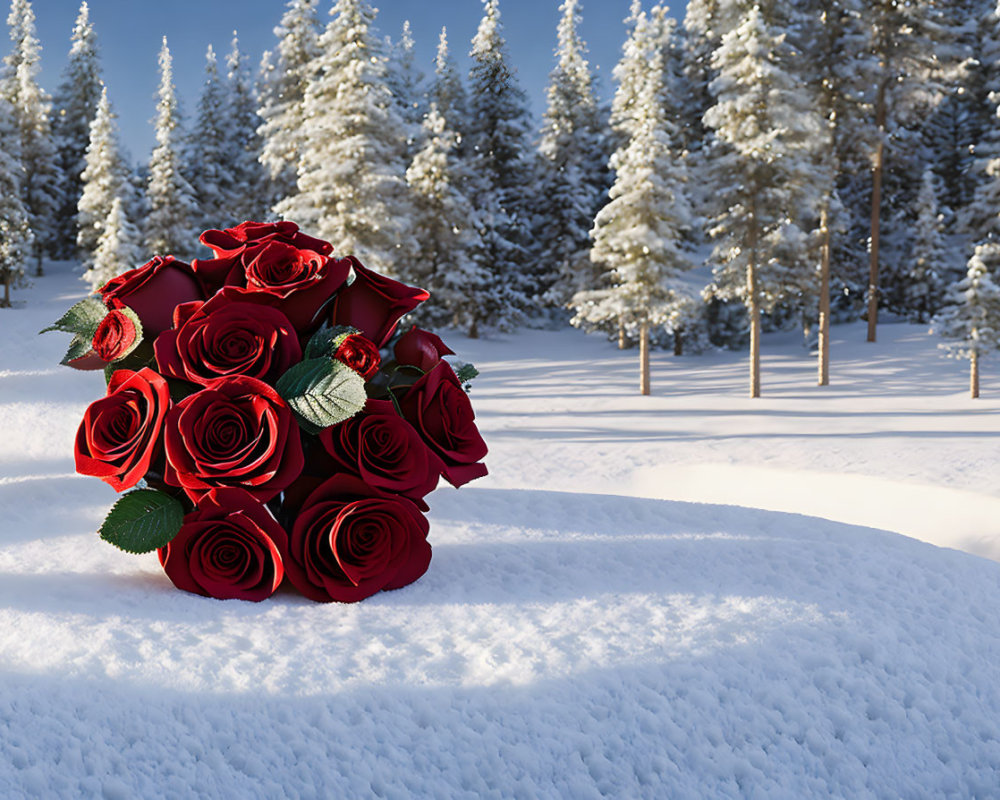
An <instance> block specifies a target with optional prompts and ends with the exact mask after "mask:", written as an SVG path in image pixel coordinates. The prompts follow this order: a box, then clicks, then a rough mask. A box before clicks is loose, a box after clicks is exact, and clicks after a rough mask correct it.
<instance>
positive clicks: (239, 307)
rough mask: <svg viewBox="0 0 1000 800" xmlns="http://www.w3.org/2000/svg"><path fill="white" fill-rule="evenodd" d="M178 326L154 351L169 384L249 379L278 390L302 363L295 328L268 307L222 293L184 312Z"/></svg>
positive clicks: (177, 316) (163, 335) (161, 337)
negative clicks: (175, 380)
mask: <svg viewBox="0 0 1000 800" xmlns="http://www.w3.org/2000/svg"><path fill="white" fill-rule="evenodd" d="M174 322H175V325H176V327H174V328H172V329H171V330H169V331H164V332H163V333H161V334H160V335H159V336H158V337H157V338H156V342H155V345H154V349H155V352H156V363H157V365H158V366H159V368H160V372H162V373H163V374H164V375H165V376H167V377H168V378H181V379H183V380H186V381H191V382H192V383H200V384H202V385H203V386H204V385H207V384H209V383H210V382H211V381H213V380H215V379H216V378H224V377H229V376H232V375H246V376H248V377H251V378H259V379H260V380H262V381H266V382H268V383H272V384H273V383H274V382H275V381H276V380H277V379H278V378H280V377H281V376H282V374H284V372H285V370H287V369H288V368H289V367H290V366H292V365H293V364H297V363H298V362H299V361H301V360H302V348H301V347H300V345H299V339H298V335H297V334H296V332H295V329H294V328H293V327H292V323H291V322H289V321H288V317H286V316H285V315H284V314H282V313H281V312H280V311H278V309H276V308H271V307H269V306H267V305H261V304H259V303H250V302H241V301H240V300H234V299H233V298H232V296H231V295H227V294H224V293H220V294H217V295H215V296H214V297H213V298H211V299H210V300H208V301H207V302H205V303H189V304H186V305H183V306H179V307H178V308H177V310H176V313H175V315H174Z"/></svg>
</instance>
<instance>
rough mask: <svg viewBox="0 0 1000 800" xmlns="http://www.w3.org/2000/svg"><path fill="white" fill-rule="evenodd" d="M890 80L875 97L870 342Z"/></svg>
mask: <svg viewBox="0 0 1000 800" xmlns="http://www.w3.org/2000/svg"><path fill="white" fill-rule="evenodd" d="M887 83H888V80H887V79H883V80H882V81H880V82H879V85H878V91H877V93H876V95H875V127H876V129H877V131H876V134H877V136H878V142H877V143H876V145H875V163H874V164H873V165H872V222H871V253H870V254H869V261H868V341H869V342H874V341H875V325H876V323H877V321H878V247H879V221H880V218H881V211H882V168H883V166H884V165H885V118H886V98H885V93H886V90H887V89H888V86H887Z"/></svg>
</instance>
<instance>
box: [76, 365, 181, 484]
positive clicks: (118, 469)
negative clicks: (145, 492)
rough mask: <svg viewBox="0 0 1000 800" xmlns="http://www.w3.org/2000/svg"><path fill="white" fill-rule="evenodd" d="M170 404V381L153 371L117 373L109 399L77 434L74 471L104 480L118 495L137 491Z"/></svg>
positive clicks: (92, 410) (91, 410) (91, 411)
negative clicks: (136, 488) (133, 490)
mask: <svg viewBox="0 0 1000 800" xmlns="http://www.w3.org/2000/svg"><path fill="white" fill-rule="evenodd" d="M169 404H170V391H169V389H168V388H167V382H166V381H165V380H163V378H161V377H160V376H159V375H157V374H156V373H155V372H153V370H151V369H148V368H143V369H141V370H139V371H138V372H133V371H132V370H130V369H120V370H117V371H116V372H115V374H114V375H112V376H111V380H110V381H109V382H108V393H107V396H106V397H104V398H102V399H100V400H97V401H95V402H93V403H91V404H90V406H89V407H88V408H87V410H86V412H84V415H83V422H82V423H81V424H80V429H79V430H78V431H77V434H76V449H75V452H74V455H75V459H76V471H77V472H79V473H80V474H81V475H94V476H96V477H98V478H100V479H101V480H103V481H104V482H105V483H107V484H109V485H110V486H111V488H113V489H114V490H115V491H116V492H121V491H124V490H125V489H129V488H131V487H133V486H135V485H136V484H137V483H138V482H139V479H140V478H142V476H143V475H145V474H146V471H147V470H148V469H149V463H150V461H152V459H153V456H154V454H155V452H156V449H157V442H158V440H159V436H160V429H161V427H162V426H163V419H164V415H165V414H166V413H167V406H168V405H169Z"/></svg>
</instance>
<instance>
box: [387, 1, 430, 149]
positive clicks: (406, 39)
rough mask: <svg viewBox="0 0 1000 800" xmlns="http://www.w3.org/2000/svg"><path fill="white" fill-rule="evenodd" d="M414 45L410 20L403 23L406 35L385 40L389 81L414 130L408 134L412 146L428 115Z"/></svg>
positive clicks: (397, 103) (400, 113)
mask: <svg viewBox="0 0 1000 800" xmlns="http://www.w3.org/2000/svg"><path fill="white" fill-rule="evenodd" d="M413 44H414V43H413V34H412V33H411V32H410V21H409V20H406V21H404V22H403V32H402V34H400V37H399V39H398V40H397V41H396V42H393V41H391V40H390V39H389V38H388V37H387V38H386V48H387V51H388V52H389V54H390V57H389V63H388V65H387V70H386V80H387V82H388V84H389V91H390V92H392V96H393V97H394V98H395V100H396V107H397V108H398V109H399V115H400V116H401V117H402V118H403V121H404V122H405V123H406V124H407V125H408V126H409V127H410V129H411V130H410V135H409V138H410V140H411V144H412V143H413V142H415V141H416V137H417V133H418V129H419V128H420V123H421V120H422V119H423V117H424V114H425V113H426V106H425V103H424V99H423V96H422V92H421V89H420V84H421V83H422V82H423V79H424V76H423V74H422V73H421V72H420V70H419V69H418V68H417V65H416V60H415V56H414V52H413ZM411 149H412V148H411Z"/></svg>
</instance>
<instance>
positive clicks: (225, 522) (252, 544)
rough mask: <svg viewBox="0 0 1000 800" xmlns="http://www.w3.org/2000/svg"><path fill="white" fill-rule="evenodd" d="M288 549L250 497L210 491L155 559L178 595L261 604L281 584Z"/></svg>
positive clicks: (282, 533) (242, 493)
mask: <svg viewBox="0 0 1000 800" xmlns="http://www.w3.org/2000/svg"><path fill="white" fill-rule="evenodd" d="M287 548H288V536H287V534H286V533H285V531H284V529H283V528H282V527H281V526H280V525H279V524H278V523H277V522H276V521H275V519H274V517H272V516H271V513H270V512H269V511H268V510H267V509H266V508H265V507H264V506H262V505H261V504H260V503H258V502H257V501H256V500H254V499H253V497H252V496H251V495H249V494H248V493H247V492H245V491H243V490H242V489H212V490H211V491H210V492H208V494H206V495H205V496H204V497H202V498H201V500H200V501H199V503H198V508H197V509H195V510H194V511H193V512H191V513H190V514H188V515H187V516H185V517H184V525H183V526H182V527H181V529H180V531H179V532H178V533H177V535H176V536H175V537H174V538H173V539H172V540H171V541H170V543H169V544H168V545H167V546H166V547H161V548H160V549H159V551H158V555H159V557H160V564H162V565H163V570H164V572H166V573H167V577H168V578H170V580H171V581H173V584H174V586H176V587H177V588H178V589H183V590H184V591H186V592H193V593H194V594H201V595H205V596H206V597H215V598H217V599H219V600H228V599H231V598H235V599H237V600H252V601H255V602H259V601H261V600H264V599H266V598H268V597H270V596H271V595H272V594H274V591H275V589H277V588H278V586H279V585H280V584H281V580H282V578H283V577H284V574H285V570H284V567H283V566H282V563H281V552H282V551H283V550H286V549H287Z"/></svg>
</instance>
